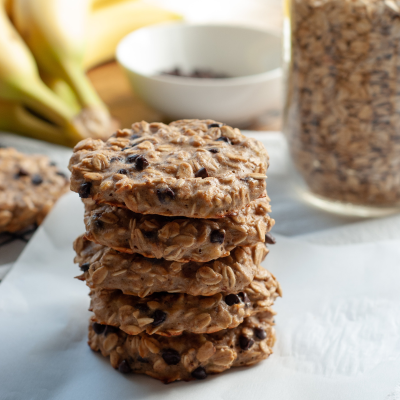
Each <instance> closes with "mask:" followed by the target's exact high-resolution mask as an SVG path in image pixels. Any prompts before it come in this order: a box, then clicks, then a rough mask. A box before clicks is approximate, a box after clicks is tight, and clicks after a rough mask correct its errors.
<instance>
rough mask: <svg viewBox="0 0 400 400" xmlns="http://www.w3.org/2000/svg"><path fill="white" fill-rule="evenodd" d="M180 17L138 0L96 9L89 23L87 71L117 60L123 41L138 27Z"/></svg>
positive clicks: (85, 61) (86, 57)
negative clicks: (118, 50) (117, 53)
mask: <svg viewBox="0 0 400 400" xmlns="http://www.w3.org/2000/svg"><path fill="white" fill-rule="evenodd" d="M104 1H105V0H104ZM180 19H182V17H181V16H180V15H177V14H175V13H173V12H171V11H167V10H163V9H162V8H159V7H156V6H152V5H149V4H145V3H143V2H141V1H137V0H133V1H132V0H131V1H126V0H125V1H121V0H120V1H119V2H116V3H115V4H113V5H110V6H106V7H102V8H99V9H97V10H95V11H93V12H92V13H91V14H90V17H89V22H88V30H87V35H88V37H87V49H86V53H85V57H84V68H85V69H86V70H87V69H90V68H92V67H94V66H96V65H99V64H102V63H104V62H106V61H110V60H112V59H114V57H115V49H116V47H117V44H118V43H119V41H120V40H121V39H122V38H123V37H124V36H126V35H127V34H128V33H130V32H132V31H134V30H135V29H139V28H142V27H144V26H147V25H151V24H156V23H160V22H166V21H174V20H180Z"/></svg>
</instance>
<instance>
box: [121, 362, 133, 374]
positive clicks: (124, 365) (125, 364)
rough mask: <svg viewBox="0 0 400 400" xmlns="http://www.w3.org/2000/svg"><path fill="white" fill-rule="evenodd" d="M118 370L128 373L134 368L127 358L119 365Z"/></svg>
mask: <svg viewBox="0 0 400 400" xmlns="http://www.w3.org/2000/svg"><path fill="white" fill-rule="evenodd" d="M118 371H119V372H121V373H123V374H128V373H129V372H131V371H132V368H131V367H130V365H129V363H128V361H127V360H122V361H121V362H120V364H119V365H118Z"/></svg>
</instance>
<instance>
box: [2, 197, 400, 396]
mask: <svg viewBox="0 0 400 400" xmlns="http://www.w3.org/2000/svg"><path fill="white" fill-rule="evenodd" d="M82 213H83V209H82V205H81V203H80V201H79V199H78V198H77V196H76V194H69V195H67V196H65V197H63V198H62V199H61V201H60V202H59V203H58V204H57V206H56V208H55V209H54V210H53V212H52V213H51V215H50V216H49V218H48V219H47V220H46V221H45V224H44V225H43V226H42V227H41V228H40V229H39V231H38V232H37V233H36V235H35V236H34V238H33V239H32V240H31V242H30V243H29V244H28V246H27V247H26V249H25V251H24V252H23V254H22V256H21V257H20V258H19V259H18V261H17V263H16V265H14V268H13V269H12V271H11V272H10V273H9V274H8V275H7V277H6V278H5V280H4V281H3V282H2V284H1V286H0V379H1V384H0V399H2V400H3V399H7V400H11V399H12V400H14V399H40V400H46V399H57V400H58V399H60V400H61V399H65V400H67V399H68V400H70V399H88V400H89V399H93V400H100V399H107V400H109V399H149V400H150V399H174V400H181V399H182V400H187V399H190V400H197V399H199V400H200V399H221V400H222V399H224V400H236V399H237V400H239V399H240V400H243V399H285V400H286V399H290V400H291V399H296V400H299V399H300V400H302V399H307V400H314V399H315V400H320V399H328V400H329V399H332V400H333V399H335V400H338V399H352V400H358V399H360V400H369V399H371V400H378V399H385V398H386V397H387V396H389V395H390V393H392V394H393V393H394V396H395V395H396V394H395V392H394V391H396V390H397V389H396V385H397V384H398V383H399V382H400V290H399V288H400V265H399V262H400V242H399V240H398V239H392V240H382V241H379V240H378V239H376V238H375V239H374V241H371V242H369V243H362V244H353V245H351V246H347V245H337V246H332V245H331V246H323V245H317V244H310V243H307V242H306V241H304V240H301V239H289V238H284V237H281V236H280V237H278V244H277V245H275V246H274V247H272V248H271V253H270V254H269V255H268V257H267V260H266V261H265V264H264V265H265V267H267V268H268V269H270V270H271V271H272V272H273V273H274V274H275V275H276V276H277V278H278V279H279V280H280V282H281V284H282V287H283V293H284V297H283V298H282V299H278V301H277V303H276V307H275V308H276V310H277V311H278V315H277V317H276V324H277V325H276V329H277V338H278V340H277V343H276V346H275V352H274V354H273V355H272V356H271V357H270V358H269V359H268V360H266V361H264V362H262V363H260V364H259V365H257V366H254V367H252V368H247V369H246V368H244V369H234V370H232V371H229V372H227V373H224V374H222V375H219V376H210V377H209V378H207V380H205V381H198V382H189V383H186V382H181V383H174V384H171V385H163V384H162V383H159V382H158V381H155V380H153V379H151V378H148V377H145V376H141V375H122V374H120V373H118V372H116V371H114V370H113V369H112V367H111V366H110V364H109V361H108V360H106V359H103V358H102V357H101V356H100V355H98V354H95V353H93V352H92V351H91V350H90V349H89V347H88V346H87V344H86V340H87V338H86V336H87V320H88V317H89V313H88V312H87V311H86V310H87V308H88V304H89V299H88V296H87V292H88V290H87V288H86V287H85V285H84V284H83V283H82V282H79V281H77V280H74V279H73V276H75V275H77V273H78V269H77V266H75V265H73V263H72V259H73V257H74V254H73V251H72V245H71V243H72V241H73V240H74V239H75V237H76V236H77V235H78V234H80V233H81V232H82V231H83V224H82ZM388 398H396V397H388Z"/></svg>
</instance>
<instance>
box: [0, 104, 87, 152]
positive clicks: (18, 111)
mask: <svg viewBox="0 0 400 400" xmlns="http://www.w3.org/2000/svg"><path fill="white" fill-rule="evenodd" d="M0 130H2V131H8V132H14V133H19V134H21V135H24V136H28V137H31V138H34V139H39V140H45V141H46V142H51V143H55V144H59V145H62V146H68V147H72V146H74V145H75V144H76V140H74V138H73V137H71V136H70V135H67V134H66V133H65V130H64V129H62V128H60V127H57V126H55V125H53V124H51V123H48V122H46V121H44V120H43V119H41V118H38V117H37V116H35V115H34V114H32V113H31V112H29V110H27V109H26V107H24V106H23V105H22V104H21V103H18V102H13V101H6V100H1V99H0ZM81 139H82V138H81Z"/></svg>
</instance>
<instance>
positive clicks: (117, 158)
mask: <svg viewBox="0 0 400 400" xmlns="http://www.w3.org/2000/svg"><path fill="white" fill-rule="evenodd" d="M115 161H122V158H121V157H111V160H110V162H111V163H113V162H115Z"/></svg>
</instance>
